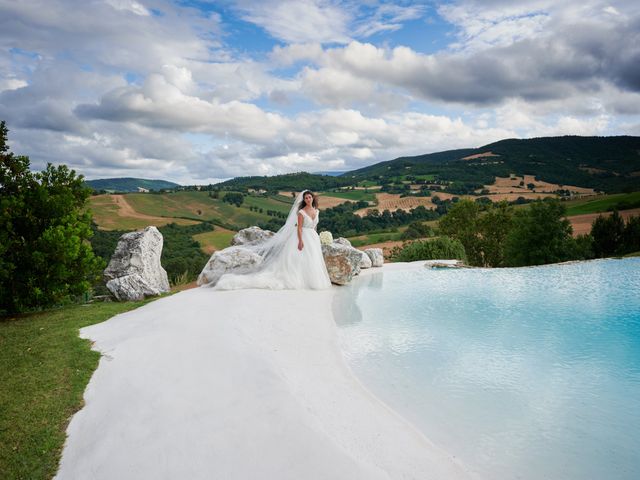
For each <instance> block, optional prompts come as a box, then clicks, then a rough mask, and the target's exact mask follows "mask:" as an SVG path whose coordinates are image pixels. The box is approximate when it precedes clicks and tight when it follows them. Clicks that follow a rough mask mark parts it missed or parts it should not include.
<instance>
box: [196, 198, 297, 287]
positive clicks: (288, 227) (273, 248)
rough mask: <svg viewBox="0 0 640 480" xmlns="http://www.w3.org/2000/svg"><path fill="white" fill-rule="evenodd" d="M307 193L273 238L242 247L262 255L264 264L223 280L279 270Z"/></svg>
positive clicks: (211, 284)
mask: <svg viewBox="0 0 640 480" xmlns="http://www.w3.org/2000/svg"><path fill="white" fill-rule="evenodd" d="M306 191H307V190H302V191H301V192H300V193H298V195H297V196H296V198H295V200H294V201H293V205H292V206H291V210H289V215H287V220H286V221H285V223H284V225H283V226H282V227H281V228H280V230H278V231H277V232H276V233H275V234H274V235H273V236H271V237H270V238H268V239H267V240H266V241H264V242H262V243H259V244H257V245H242V247H241V248H243V249H246V250H250V251H252V252H254V253H257V254H258V255H260V256H261V257H262V262H260V263H259V264H258V265H257V266H256V267H255V268H253V269H251V270H250V271H243V272H242V273H241V274H233V273H232V274H225V275H223V276H222V277H221V278H224V277H225V276H226V275H243V276H244V275H249V274H252V275H253V274H257V273H260V272H267V271H270V270H276V269H277V267H278V265H277V262H279V261H280V260H281V256H282V252H283V250H284V248H285V246H286V245H287V241H288V240H290V239H291V236H292V235H295V234H296V227H297V222H298V210H299V207H300V204H301V203H302V199H303V195H304V192H306ZM218 282H219V280H218ZM216 283H217V282H212V283H210V284H207V285H206V286H209V287H214V286H215V284H216Z"/></svg>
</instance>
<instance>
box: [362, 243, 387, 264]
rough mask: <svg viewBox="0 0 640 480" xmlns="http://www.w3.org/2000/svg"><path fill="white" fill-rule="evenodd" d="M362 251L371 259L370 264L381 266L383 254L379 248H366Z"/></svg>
mask: <svg viewBox="0 0 640 480" xmlns="http://www.w3.org/2000/svg"><path fill="white" fill-rule="evenodd" d="M364 253H366V254H367V255H368V256H369V258H370V259H371V266H373V267H381V266H382V265H384V254H383V253H382V249H381V248H367V249H365V251H364Z"/></svg>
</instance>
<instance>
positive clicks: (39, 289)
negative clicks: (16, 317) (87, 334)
mask: <svg viewBox="0 0 640 480" xmlns="http://www.w3.org/2000/svg"><path fill="white" fill-rule="evenodd" d="M7 132H8V131H7V128H6V126H5V123H4V122H0V311H2V310H4V311H5V312H7V313H16V312H20V311H26V310H30V309H34V308H42V307H47V306H51V305H55V304H58V303H61V302H63V301H69V300H72V299H73V298H74V297H78V296H81V295H84V294H86V293H87V292H89V291H90V289H91V285H92V284H93V283H94V282H95V281H97V280H98V279H99V278H100V274H101V271H102V269H103V268H104V266H105V265H104V262H103V261H102V260H101V259H100V258H97V257H96V256H95V255H94V253H93V251H92V249H91V244H90V243H89V242H88V239H89V238H90V237H91V235H92V231H91V215H90V214H89V213H83V208H84V207H85V204H86V202H87V199H88V198H89V197H90V196H91V189H90V188H86V187H84V185H83V183H84V181H83V176H82V175H79V176H76V172H75V171H74V170H69V168H68V167H67V166H66V165H59V166H57V167H56V166H53V165H52V164H50V163H49V164H47V167H46V169H45V170H43V171H42V172H40V173H32V172H31V171H30V170H29V163H30V162H29V158H28V157H21V156H15V155H13V154H12V153H11V152H9V147H8V145H7Z"/></svg>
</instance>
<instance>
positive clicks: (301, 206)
mask: <svg viewBox="0 0 640 480" xmlns="http://www.w3.org/2000/svg"><path fill="white" fill-rule="evenodd" d="M307 193H308V194H309V195H311V196H312V197H313V202H312V203H311V205H313V208H318V197H317V196H316V195H314V193H313V192H312V191H311V190H305V191H304V192H302V201H301V202H300V205H298V210H302V209H303V208H304V207H305V205H306V203H305V201H304V197H305V196H306V195H307Z"/></svg>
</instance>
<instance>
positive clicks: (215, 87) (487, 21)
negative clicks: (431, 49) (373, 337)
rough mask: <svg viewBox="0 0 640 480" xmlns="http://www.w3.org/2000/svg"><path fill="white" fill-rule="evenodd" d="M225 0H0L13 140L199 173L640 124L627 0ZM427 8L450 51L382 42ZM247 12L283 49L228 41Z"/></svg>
mask: <svg viewBox="0 0 640 480" xmlns="http://www.w3.org/2000/svg"><path fill="white" fill-rule="evenodd" d="M189 5H192V6H189ZM220 5H221V4H220V3H216V2H204V3H202V2H195V3H192V4H188V3H185V2H172V1H168V0H166V1H165V0H108V1H106V0H105V1H100V2H98V1H91V2H85V1H80V0H48V1H44V0H31V1H30V2H0V118H1V119H6V120H7V121H8V124H9V128H10V129H11V132H10V141H11V145H12V149H13V150H14V151H16V152H17V153H23V154H28V155H30V156H31V158H32V162H33V165H34V168H42V167H43V166H44V164H45V163H46V162H47V161H51V162H52V163H67V164H69V165H70V166H72V167H73V168H76V169H78V170H79V171H81V172H82V173H84V174H85V175H87V176H88V177H89V178H96V177H108V176H153V177H154V178H167V179H173V180H177V181H180V182H185V183H189V182H201V183H207V182H210V181H213V180H214V179H216V178H228V177H231V176H236V175H247V174H275V173H283V172H292V171H298V170H302V169H304V170H310V171H319V170H322V171H324V170H332V169H335V170H347V169H351V168H357V167H360V166H364V165H367V164H371V163H373V162H375V161H382V160H388V159H391V158H395V157H397V156H402V155H415V154H422V153H427V152H432V151H438V150H444V149H451V148H460V147H470V146H480V145H483V144H486V143H489V142H491V141H495V140H499V139H502V138H505V137H516V136H523V137H526V136H540V135H558V134H585V135H587V134H602V135H604V134H612V133H616V134H618V133H636V134H637V132H638V125H640V115H639V114H638V112H640V70H639V69H638V68H637V65H638V64H640V38H639V35H640V6H636V4H635V3H634V2H623V1H612V2H602V1H600V0H584V1H583V2H580V3H579V4H576V3H572V4H570V3H568V2H559V3H558V2H551V1H547V0H523V2H518V3H517V4H514V3H513V2H508V1H507V0H483V1H482V2H480V1H479V0H478V1H467V0H463V1H457V2H450V3H447V4H446V5H444V6H440V7H438V6H432V5H430V4H426V3H424V2H409V1H406V2H405V1H402V2H395V3H394V2H388V1H378V0H369V1H367V2H355V1H352V0H335V1H333V0H322V1H320V0H317V1H311V0H305V2H295V4H293V3H292V2H287V1H276V0H269V1H267V2H257V1H244V0H240V1H239V2H235V3H229V2H227V3H223V4H222V5H223V7H220ZM226 6H228V8H226ZM302 7H305V8H306V9H307V10H305V15H302V14H300V11H299V9H300V8H302ZM212 9H215V10H217V11H213V10H212ZM297 9H298V10H297ZM427 14H429V15H430V16H431V17H432V18H436V17H435V15H436V14H439V15H440V17H439V19H437V18H436V21H440V22H441V23H443V22H447V25H448V27H450V28H452V31H451V33H450V36H449V37H447V38H448V40H449V43H448V44H447V45H445V46H444V47H443V48H441V49H440V50H438V51H436V52H435V53H431V54H424V53H420V48H419V47H420V45H419V44H418V43H413V44H407V45H402V44H400V45H398V44H397V43H395V42H393V41H389V42H387V39H388V38H394V39H396V38H399V37H393V35H391V34H393V32H398V31H399V30H400V29H401V28H406V27H407V26H413V27H414V28H416V24H417V23H418V22H416V20H420V19H422V18H424V17H425V16H427ZM234 15H235V17H234ZM238 17H240V18H241V20H238ZM246 21H249V22H253V23H254V24H255V25H258V26H260V27H261V28H262V29H264V31H265V32H268V34H269V35H271V36H273V38H275V39H276V40H277V41H278V44H277V45H276V46H275V47H273V49H272V50H271V52H268V53H264V51H258V52H257V53H256V52H252V51H251V49H250V47H247V45H251V42H254V41H256V39H259V38H260V35H266V34H262V33H259V34H255V35H256V37H255V38H254V37H251V38H248V39H246V41H247V43H246V44H243V46H242V47H238V46H237V45H234V44H233V43H228V42H234V41H237V36H236V37H234V35H233V34H232V33H230V32H232V31H238V29H237V28H236V27H238V25H239V24H240V23H244V22H246ZM234 22H236V23H234ZM440 27H442V25H440ZM252 31H255V29H253V30H252ZM412 32H413V33H414V34H415V33H416V32H418V30H413V31H412ZM418 33H420V34H422V32H421V31H420V32H418ZM387 35H391V36H390V37H387ZM418 37H420V39H422V35H418ZM402 38H404V37H402ZM406 38H411V35H408V36H407V37H406ZM242 40H245V39H244V38H243V39H242ZM393 45H397V46H395V47H394V46H393Z"/></svg>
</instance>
